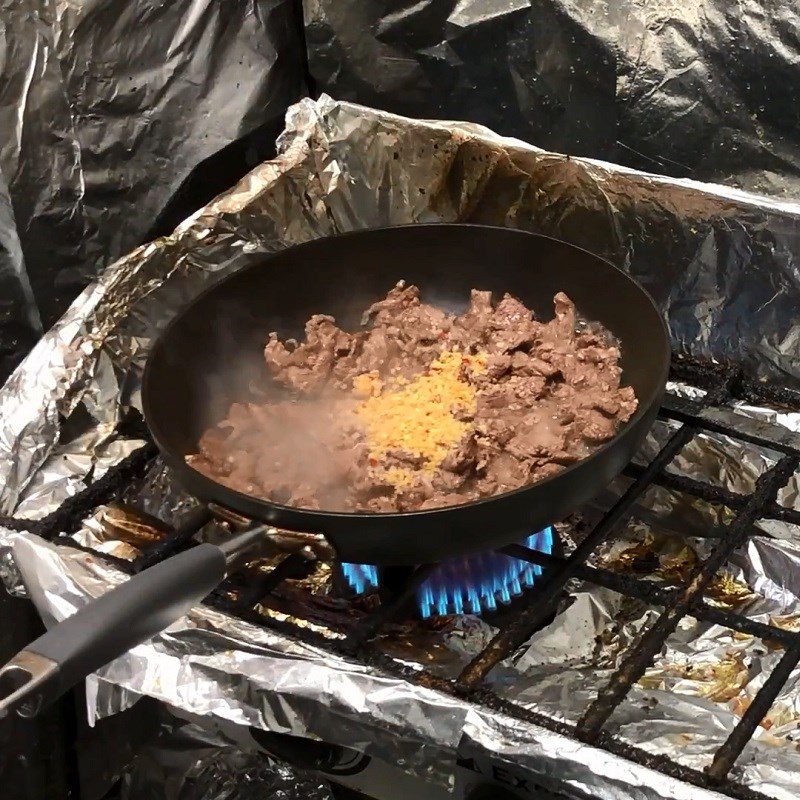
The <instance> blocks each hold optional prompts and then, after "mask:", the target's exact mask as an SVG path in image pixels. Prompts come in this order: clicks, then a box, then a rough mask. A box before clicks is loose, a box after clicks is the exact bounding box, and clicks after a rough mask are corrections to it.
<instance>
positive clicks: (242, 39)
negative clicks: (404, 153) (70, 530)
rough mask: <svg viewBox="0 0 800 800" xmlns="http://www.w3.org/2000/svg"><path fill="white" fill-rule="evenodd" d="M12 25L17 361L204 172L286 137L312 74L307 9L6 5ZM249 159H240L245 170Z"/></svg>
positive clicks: (5, 181)
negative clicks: (260, 134) (259, 136)
mask: <svg viewBox="0 0 800 800" xmlns="http://www.w3.org/2000/svg"><path fill="white" fill-rule="evenodd" d="M0 20H2V25H1V26H0V297H2V300H0V330H2V331H3V333H4V335H7V336H8V337H9V341H7V342H4V343H3V344H4V347H5V349H6V350H8V351H9V359H10V358H11V356H12V355H15V354H16V351H18V350H22V351H24V350H27V349H28V347H29V346H30V344H32V343H33V341H35V339H36V338H38V334H40V333H41V332H42V327H41V322H40V321H39V317H40V316H41V317H42V318H43V319H44V321H45V328H47V327H49V325H50V324H52V322H53V321H54V320H55V319H56V318H57V316H58V315H59V314H60V313H62V312H63V310H64V308H66V306H67V305H68V303H69V302H70V301H71V300H72V298H74V297H75V295H76V294H78V292H79V291H80V289H82V288H83V287H84V286H85V285H86V284H87V283H88V282H89V281H90V280H92V279H94V277H95V276H96V275H97V273H98V272H99V270H100V269H101V268H102V267H103V266H105V265H106V264H108V263H110V261H112V260H113V259H115V258H117V257H118V256H119V255H121V254H122V253H124V252H126V251H127V250H129V249H130V248H131V247H133V246H135V245H136V244H137V243H138V242H140V241H142V239H144V238H145V236H146V235H147V233H148V231H149V230H151V228H152V227H153V226H154V224H155V223H156V222H157V219H158V217H159V215H160V214H161V213H162V212H163V211H164V209H165V206H166V204H167V203H168V201H170V199H171V198H172V197H173V196H175V195H176V193H179V192H180V188H181V185H182V184H183V182H184V180H185V179H187V177H188V176H189V174H190V173H191V171H192V170H193V169H194V168H195V167H197V166H198V165H199V164H201V162H203V161H204V160H206V159H208V158H210V157H212V156H214V155H215V154H217V153H218V152H219V151H221V150H223V149H224V148H226V147H227V146H228V145H230V144H231V143H233V142H236V141H237V140H244V139H245V138H246V137H248V135H250V134H251V133H252V132H254V131H257V130H258V129H259V128H261V127H262V126H265V127H266V128H267V130H272V129H274V133H272V136H274V135H275V133H277V132H278V130H280V122H281V119H282V117H283V115H284V113H285V111H286V108H287V106H288V105H289V104H290V103H292V102H295V101H296V100H297V99H298V98H299V97H300V96H302V94H303V93H304V82H305V74H304V73H305V70H304V66H303V64H304V53H303V42H302V31H301V28H300V25H299V24H298V22H297V9H296V6H295V2H294V0H226V2H224V3H210V2H207V0H192V2H186V3H167V4H165V3H161V2H155V1H154V0H130V2H125V3H124V4H122V5H119V4H117V3H113V2H107V1H106V2H104V1H103V0H101V1H100V2H95V1H94V0H54V2H50V0H2V2H0ZM250 147H251V149H254V150H255V151H256V152H258V151H259V149H260V148H259V146H258V142H257V141H255V142H254V141H251V142H250ZM241 151H242V154H241V155H235V154H231V155H230V156H229V157H228V160H227V162H226V163H227V164H229V165H233V169H240V170H241V171H240V172H239V174H241V172H244V171H245V169H246V168H247V166H246V164H245V146H244V145H242V147H241ZM260 152H262V153H264V152H265V150H263V149H261V150H260ZM262 157H263V156H262ZM237 158H238V159H239V160H240V161H241V167H239V166H238V165H237V164H236V163H235V162H236V160H237ZM253 163H254V161H251V162H250V164H249V165H248V166H252V165H253ZM6 187H7V190H8V191H7V192H6ZM7 195H10V199H11V201H12V203H13V213H12V214H10V215H9V214H6V213H4V210H3V206H4V205H5V200H4V197H5V196H7ZM12 240H17V242H16V244H15V247H18V246H19V244H20V243H21V250H20V251H19V252H17V253H13V252H12V255H13V256H14V259H13V263H11V262H10V261H9V263H8V265H6V264H5V263H4V261H5V258H4V257H3V255H2V251H3V249H4V244H5V243H6V242H9V243H10V242H11V241H12ZM22 253H24V256H25V267H23V264H22V260H21V258H18V257H17V256H21V254H22ZM25 268H27V270H26V269H25ZM31 288H32V291H31ZM12 300H13V301H14V303H13V305H12ZM13 338H17V339H19V341H17V342H16V343H15V342H14V341H12V339H13ZM0 357H2V348H0ZM0 366H2V365H1V364H0ZM3 374H7V373H3Z"/></svg>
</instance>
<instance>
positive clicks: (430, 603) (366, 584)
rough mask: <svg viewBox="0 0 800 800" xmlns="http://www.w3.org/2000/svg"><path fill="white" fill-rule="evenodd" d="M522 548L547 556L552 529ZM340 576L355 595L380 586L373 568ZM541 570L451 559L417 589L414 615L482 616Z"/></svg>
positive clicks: (345, 568) (481, 557)
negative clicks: (417, 613)
mask: <svg viewBox="0 0 800 800" xmlns="http://www.w3.org/2000/svg"><path fill="white" fill-rule="evenodd" d="M522 544H523V545H524V546H525V547H528V548H530V549H531V550H538V551H539V552H542V553H546V554H548V555H549V554H551V553H552V551H553V544H554V532H553V528H552V526H548V527H547V528H545V529H544V530H542V531H539V532H538V533H534V534H531V535H530V536H528V537H527V539H525V540H524V541H523V542H522ZM342 574H343V575H344V578H345V580H346V582H347V584H348V585H349V586H350V588H351V589H352V590H353V591H354V592H355V593H356V594H365V593H366V592H368V591H370V589H377V588H379V587H380V585H381V572H380V570H379V569H378V567H376V566H374V565H372V564H348V563H343V564H342ZM541 574H542V569H541V567H539V566H537V565H535V564H531V563H529V562H527V561H523V560H521V559H519V558H512V557H511V556H506V555H503V554H502V553H498V552H496V551H489V552H486V553H476V554H473V555H470V556H463V557H461V558H453V559H449V560H448V561H443V562H442V563H441V564H439V565H438V566H437V567H436V568H435V569H434V570H433V572H432V573H431V574H430V575H429V576H428V578H427V579H426V580H425V581H424V582H423V583H422V584H421V585H420V586H419V587H418V588H417V593H416V598H417V610H418V611H419V614H420V616H421V617H422V618H423V619H427V618H428V617H431V616H435V615H440V616H444V615H446V614H482V613H485V612H493V611H496V610H497V607H498V604H503V605H507V604H508V603H510V602H511V600H512V598H514V597H519V596H520V595H521V594H522V593H523V591H524V590H525V589H526V588H530V587H531V586H533V584H534V582H535V581H536V578H537V577H538V576H539V575H541Z"/></svg>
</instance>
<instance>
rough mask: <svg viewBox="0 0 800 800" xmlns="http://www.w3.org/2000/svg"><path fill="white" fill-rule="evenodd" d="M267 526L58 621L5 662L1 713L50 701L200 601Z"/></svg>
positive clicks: (155, 570) (208, 547) (141, 577)
mask: <svg viewBox="0 0 800 800" xmlns="http://www.w3.org/2000/svg"><path fill="white" fill-rule="evenodd" d="M267 530H268V529H267V528H266V527H265V526H258V527H256V528H252V529H250V530H248V531H245V532H243V533H240V534H238V535H237V536H235V537H233V538H232V539H229V540H227V541H226V542H224V543H223V544H222V545H221V546H219V547H218V546H217V545H213V544H208V543H206V544H200V545H197V546H196V547H193V548H191V549H190V550H186V551H184V552H182V553H179V554H178V555H176V556H173V557H171V558H168V559H167V560H166V561H162V562H161V563H160V564H156V565H155V566H153V567H149V568H148V569H145V570H143V571H142V572H140V573H138V574H137V575H134V576H133V577H132V578H130V579H129V580H127V581H126V582H125V583H123V584H122V585H120V586H118V587H116V588H115V589H112V590H111V591H109V592H106V594H104V595H103V596H102V597H100V598H98V599H97V600H94V601H93V602H90V603H88V604H87V605H85V606H84V607H83V608H81V609H80V610H79V611H77V612H76V613H75V614H73V615H72V616H71V617H68V618H67V619H66V620H64V621H63V622H61V623H60V624H58V625H56V626H54V627H53V628H51V629H50V630H49V631H47V632H46V633H45V634H44V635H42V636H40V637H39V638H38V639H37V640H36V641H35V642H33V643H31V644H29V645H28V646H27V647H26V648H25V649H24V650H22V651H21V652H20V653H18V654H17V655H16V656H15V657H14V658H12V659H11V661H9V662H8V663H7V664H6V665H5V666H4V667H3V668H2V669H0V718H2V717H4V716H5V715H6V714H8V712H9V711H12V710H15V711H16V712H17V713H18V714H20V715H21V716H23V717H33V716H35V715H36V714H37V713H38V712H39V710H40V709H41V708H43V707H44V706H45V705H46V704H48V703H51V702H53V701H54V700H56V699H57V698H58V697H60V696H61V695H62V694H63V693H64V692H66V691H67V690H69V689H70V688H72V687H73V686H74V685H75V684H76V683H78V682H79V681H81V680H83V679H84V678H85V677H86V676H87V675H89V674H90V673H92V672H94V671H95V670H97V669H99V668H100V667H102V666H103V665H105V664H107V663H108V662H109V661H112V660H113V659H115V658H117V657H118V656H120V655H122V654H123V653H125V652H127V651H128V650H130V649H131V648H132V647H135V646H136V645H138V644H141V643H142V642H144V641H146V640H147V639H150V638H152V637H153V636H155V635H156V634H157V633H159V632H160V631H162V630H164V628H166V627H167V626H168V625H171V624H172V623H173V622H175V620H177V619H180V617H182V616H183V615H184V614H186V612H187V611H189V609H191V608H192V607H193V606H196V605H197V604H198V603H199V602H200V601H201V600H202V599H203V598H204V597H206V595H208V594H209V593H210V592H211V591H212V590H213V589H214V588H215V587H216V586H217V585H218V584H219V583H220V582H221V581H222V580H223V578H224V577H225V574H226V572H227V571H228V569H229V567H231V566H232V565H233V564H234V563H238V561H239V560H240V559H242V558H246V557H247V555H248V554H252V552H253V551H254V550H255V549H257V548H258V547H260V545H261V543H263V541H264V536H265V533H266V532H267Z"/></svg>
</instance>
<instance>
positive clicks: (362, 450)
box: [188, 283, 637, 512]
mask: <svg viewBox="0 0 800 800" xmlns="http://www.w3.org/2000/svg"><path fill="white" fill-rule="evenodd" d="M554 305H555V317H554V319H553V320H552V321H550V322H539V321H536V320H534V319H533V316H532V314H531V312H530V311H529V310H528V309H527V308H526V307H525V306H524V305H523V304H522V303H521V302H520V301H519V300H517V299H515V298H514V297H511V296H510V295H508V294H507V295H505V296H504V297H503V298H502V299H501V300H500V302H499V303H497V305H496V306H494V305H493V304H492V298H491V294H490V293H489V292H481V291H476V290H473V292H472V296H471V299H470V304H469V308H468V309H467V310H466V311H465V312H464V313H463V314H461V315H459V316H453V315H449V314H446V313H445V312H444V311H442V310H441V309H438V308H435V307H434V306H431V305H428V304H425V303H422V302H421V301H420V298H419V290H418V289H417V287H416V286H408V287H406V286H404V285H403V284H402V283H401V284H398V285H397V286H396V287H395V288H394V289H392V290H391V291H390V292H389V294H388V295H387V296H386V298H385V299H383V300H381V301H379V302H377V303H375V304H374V305H373V306H371V307H370V308H369V309H368V311H367V313H366V314H365V318H364V328H363V329H362V330H360V331H356V332H353V333H349V332H346V331H343V330H341V329H339V328H338V327H337V326H336V322H335V320H334V319H333V318H332V317H329V316H325V315H315V316H314V317H312V318H311V319H310V320H309V321H308V323H307V324H306V337H305V341H303V342H302V343H297V342H294V341H291V340H290V341H286V342H282V341H280V340H279V339H278V337H277V336H276V334H274V333H272V334H270V336H269V340H268V342H267V345H266V348H265V357H266V361H267V366H268V368H269V371H270V373H271V375H272V377H273V379H274V381H275V383H276V384H278V385H279V386H280V387H282V389H283V397H279V398H275V399H272V400H270V401H268V402H264V403H261V404H254V403H235V404H233V405H232V406H231V408H230V411H229V413H228V416H227V417H226V418H225V419H224V420H223V421H222V422H220V423H219V424H218V425H216V426H215V427H214V428H212V429H210V430H209V431H207V432H206V433H205V434H204V435H203V437H202V439H201V440H200V443H199V452H198V453H197V454H196V455H192V456H190V457H189V458H188V461H189V463H190V464H191V465H192V466H193V467H194V468H195V469H197V470H199V471H200V472H203V473H204V474H206V475H208V476H209V477H211V478H213V479H214V480H216V481H219V482H220V483H223V484H225V485H227V486H230V487H231V488H234V489H237V490H239V491H242V492H246V493H248V494H253V495H256V496H259V497H264V498H268V499H271V500H273V501H276V502H281V503H286V504H289V505H295V506H300V507H302V508H318V509H325V510H331V511H334V510H335V511H373V512H388V511H412V510H416V509H425V508H435V507H438V506H446V505H455V504H458V503H465V502H468V501H470V500H476V499H478V498H481V497H488V496H491V495H494V494H499V493H501V492H506V491H509V490H511V489H516V488H519V487H521V486H524V485H526V484H528V483H533V482H534V481H538V480H541V479H543V478H546V477H549V476H550V475H554V474H556V473H558V472H559V471H560V470H562V469H564V467H565V466H567V465H569V464H572V463H574V462H576V461H578V460H580V459H582V458H585V457H586V456H587V455H589V453H591V452H592V450H594V449H596V448H597V447H598V446H599V445H601V444H602V443H603V442H605V441H607V440H608V439H611V438H612V437H613V436H614V434H615V433H616V431H617V429H618V428H619V426H620V425H621V424H622V423H624V422H625V421H626V420H628V419H629V418H630V416H631V415H632V414H633V412H634V411H635V410H636V403H637V401H636V397H635V396H634V393H633V390H632V389H631V388H630V387H620V373H621V370H620V367H619V359H620V353H619V349H618V348H617V346H616V345H615V344H614V343H613V341H612V339H611V337H610V335H609V334H608V333H607V332H606V331H605V330H604V329H602V328H601V327H600V326H599V325H597V324H592V323H582V324H578V321H577V320H576V316H575V307H574V305H573V303H572V301H571V300H570V299H569V298H568V297H567V296H566V295H564V294H563V293H559V294H557V295H556V296H555V299H554Z"/></svg>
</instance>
